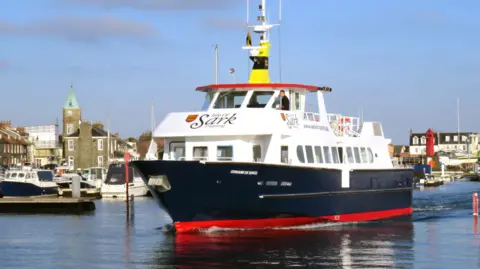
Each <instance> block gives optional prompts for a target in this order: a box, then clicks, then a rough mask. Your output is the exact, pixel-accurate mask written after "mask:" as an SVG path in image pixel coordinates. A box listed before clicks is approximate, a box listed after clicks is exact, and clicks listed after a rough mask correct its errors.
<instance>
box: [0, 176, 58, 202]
mask: <svg viewBox="0 0 480 269" xmlns="http://www.w3.org/2000/svg"><path fill="white" fill-rule="evenodd" d="M53 176H54V175H53V172H52V171H50V170H37V169H27V170H10V171H7V172H6V173H5V178H4V179H3V180H2V181H0V193H2V195H3V197H21V196H48V195H49V196H57V195H58V186H57V184H56V183H55V182H54V181H53Z"/></svg>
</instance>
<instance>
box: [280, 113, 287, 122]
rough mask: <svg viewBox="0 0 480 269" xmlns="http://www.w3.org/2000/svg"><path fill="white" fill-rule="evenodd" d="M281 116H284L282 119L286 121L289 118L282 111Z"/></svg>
mask: <svg viewBox="0 0 480 269" xmlns="http://www.w3.org/2000/svg"><path fill="white" fill-rule="evenodd" d="M280 116H281V117H282V120H283V121H286V120H287V118H285V114H283V113H280Z"/></svg>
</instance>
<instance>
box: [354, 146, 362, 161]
mask: <svg viewBox="0 0 480 269" xmlns="http://www.w3.org/2000/svg"><path fill="white" fill-rule="evenodd" d="M353 154H354V155H355V161H356V162H357V163H362V160H361V159H360V151H359V150H358V148H357V147H354V148H353Z"/></svg>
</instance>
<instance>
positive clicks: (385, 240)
mask: <svg viewBox="0 0 480 269" xmlns="http://www.w3.org/2000/svg"><path fill="white" fill-rule="evenodd" d="M476 191H480V184H479V183H475V182H453V183H447V184H445V185H443V186H440V187H436V188H429V189H424V190H416V191H415V192H414V215H413V218H412V219H411V220H401V221H388V222H383V223H371V224H356V225H354V224H350V225H342V226H338V225H330V226H323V227H315V226H309V227H303V229H299V230H273V231H257V232H246V231H241V232H239V231H228V232H226V231H209V232H206V233H203V234H192V235H176V236H175V235H172V234H168V233H165V232H164V231H163V230H162V229H160V227H162V226H163V225H164V224H165V223H166V222H168V217H167V216H166V215H164V214H163V213H162V212H161V211H160V209H159V208H158V207H157V205H156V204H155V202H154V200H153V199H151V198H145V199H136V200H135V215H134V217H133V218H132V220H131V221H128V222H127V218H126V216H125V202H123V201H118V200H99V201H97V202H96V205H97V210H96V211H95V212H94V213H92V214H89V215H82V216H53V215H0V225H1V229H0V268H36V269H43V268H62V269H65V268H115V269H117V268H342V269H350V268H435V269H437V268H462V269H468V268H480V255H479V247H480V235H479V234H478V231H477V229H476V225H478V222H476V221H475V219H474V218H473V217H472V192H476Z"/></svg>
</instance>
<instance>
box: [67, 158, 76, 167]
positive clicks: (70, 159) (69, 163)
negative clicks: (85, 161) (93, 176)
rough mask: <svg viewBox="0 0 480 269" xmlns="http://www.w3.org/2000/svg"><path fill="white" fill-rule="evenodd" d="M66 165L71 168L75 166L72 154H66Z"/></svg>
mask: <svg viewBox="0 0 480 269" xmlns="http://www.w3.org/2000/svg"><path fill="white" fill-rule="evenodd" d="M68 166H70V168H72V169H73V168H74V167H75V159H74V158H73V156H68Z"/></svg>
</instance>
